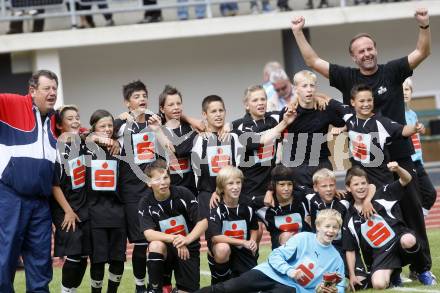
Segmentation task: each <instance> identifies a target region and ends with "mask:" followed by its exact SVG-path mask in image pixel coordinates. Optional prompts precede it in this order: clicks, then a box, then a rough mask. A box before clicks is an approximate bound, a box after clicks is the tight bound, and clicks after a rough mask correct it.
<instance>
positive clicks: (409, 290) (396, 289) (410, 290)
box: [393, 288, 440, 293]
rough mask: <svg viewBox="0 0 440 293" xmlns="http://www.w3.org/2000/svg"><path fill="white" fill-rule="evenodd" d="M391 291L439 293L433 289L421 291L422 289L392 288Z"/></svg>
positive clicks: (439, 292) (439, 291)
mask: <svg viewBox="0 0 440 293" xmlns="http://www.w3.org/2000/svg"><path fill="white" fill-rule="evenodd" d="M393 291H399V292H424V293H426V292H428V293H440V290H435V289H429V288H426V289H423V288H393Z"/></svg>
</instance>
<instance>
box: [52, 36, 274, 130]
mask: <svg viewBox="0 0 440 293" xmlns="http://www.w3.org/2000/svg"><path fill="white" fill-rule="evenodd" d="M60 59H61V67H62V75H63V81H64V100H65V103H75V104H77V105H78V106H79V107H80V109H81V113H82V115H81V116H82V121H83V124H87V123H88V120H89V117H90V114H91V113H92V112H93V110H96V109H98V108H105V109H108V110H109V111H111V112H113V113H115V114H116V113H120V112H121V111H123V110H125V109H124V107H123V104H122V94H121V88H122V85H123V84H125V83H127V82H129V81H132V80H135V79H138V78H139V79H141V80H143V81H144V82H145V83H146V84H147V87H148V89H149V91H150V93H149V96H150V105H151V109H153V110H157V107H158V106H157V104H158V102H157V97H158V95H159V93H160V91H161V90H162V89H163V87H164V85H165V84H167V83H169V84H171V85H174V86H176V87H178V88H179V89H180V90H181V92H182V93H183V95H184V107H185V111H186V112H188V113H189V114H191V115H197V116H199V115H200V113H201V100H202V99H203V98H204V97H205V96H206V95H209V94H219V95H220V96H222V97H223V98H224V99H225V101H226V106H227V111H228V117H230V118H237V117H239V116H240V115H242V114H243V113H244V111H243V107H242V104H241V98H242V94H243V92H244V89H245V88H246V87H247V86H249V85H251V84H258V83H260V82H261V79H262V68H263V66H264V63H265V62H266V61H267V60H282V48H281V33H280V32H278V31H277V32H264V33H248V34H238V35H225V36H223V37H206V38H191V39H178V40H173V41H162V42H149V43H136V44H127V45H123V44H122V45H114V46H105V47H104V46H100V47H87V48H76V49H65V50H61V51H60Z"/></svg>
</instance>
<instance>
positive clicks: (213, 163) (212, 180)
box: [175, 95, 295, 218]
mask: <svg viewBox="0 0 440 293" xmlns="http://www.w3.org/2000/svg"><path fill="white" fill-rule="evenodd" d="M202 110H203V113H202V115H203V117H204V119H206V122H207V131H208V132H210V133H212V135H210V136H209V137H208V138H204V137H203V136H201V135H198V134H197V133H192V134H190V135H188V136H186V138H185V140H184V141H183V142H182V143H181V144H179V145H176V146H175V149H176V156H177V157H180V156H185V155H188V154H191V163H192V165H193V169H194V171H195V173H196V174H197V176H198V183H197V190H198V191H199V194H198V201H199V211H200V212H201V216H202V217H204V218H208V217H209V214H208V213H209V200H210V198H211V195H212V193H213V192H214V191H215V188H216V177H217V174H218V173H219V171H220V170H221V169H222V168H223V167H225V166H228V165H232V166H238V165H239V163H240V161H241V155H242V152H243V150H244V148H243V146H242V143H241V141H240V139H239V136H238V134H241V132H237V133H238V134H237V133H235V132H232V133H230V135H229V137H228V138H227V140H226V141H224V142H221V141H220V139H219V137H218V132H219V131H220V130H222V129H223V126H224V124H225V116H226V110H225V105H224V102H223V99H222V98H221V97H219V96H217V95H210V96H207V97H205V98H204V99H203V102H202ZM285 116H286V117H285V119H283V121H281V122H280V123H279V124H278V125H277V126H275V127H274V128H271V129H270V130H268V131H266V132H265V133H264V134H261V135H260V134H254V133H249V135H247V136H246V137H245V140H247V138H249V137H253V138H252V141H253V145H254V146H255V149H257V148H258V147H259V146H260V144H267V143H268V142H272V141H273V139H274V138H276V137H277V136H278V135H279V134H280V133H281V131H282V130H283V129H284V128H285V127H286V126H287V125H288V124H290V123H291V122H292V121H293V120H294V119H295V116H294V113H293V112H292V111H288V112H287V114H286V115H285Z"/></svg>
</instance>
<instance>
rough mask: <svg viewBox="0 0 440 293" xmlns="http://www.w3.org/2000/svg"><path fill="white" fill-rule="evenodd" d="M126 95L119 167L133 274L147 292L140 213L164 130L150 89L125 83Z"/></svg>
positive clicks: (120, 125)
mask: <svg viewBox="0 0 440 293" xmlns="http://www.w3.org/2000/svg"><path fill="white" fill-rule="evenodd" d="M122 94H123V97H124V103H125V105H126V106H127V108H128V112H124V113H122V114H121V115H119V118H118V119H116V120H115V133H117V137H118V140H119V143H120V144H121V147H122V151H121V155H122V160H121V161H120V167H119V168H120V170H119V193H120V195H121V198H122V200H123V202H124V210H125V215H126V229H127V236H128V240H129V242H130V243H133V244H134V248H133V254H132V264H133V276H134V280H135V284H136V290H137V292H143V291H145V290H146V287H145V275H146V259H147V258H146V253H147V246H148V244H147V242H146V240H145V237H144V235H143V232H142V231H141V229H140V227H139V219H138V216H137V211H138V204H139V200H140V199H141V198H142V195H143V192H144V191H145V190H146V188H147V186H146V184H145V182H144V181H146V179H145V178H144V173H143V170H144V169H145V167H146V166H147V165H148V164H151V163H152V162H154V161H155V160H156V159H157V158H158V157H159V154H162V155H163V153H164V152H163V149H162V147H161V145H162V144H163V143H164V142H163V140H161V139H162V136H161V134H160V132H159V133H158V132H156V131H154V130H153V129H152V128H151V127H150V125H149V119H151V118H152V117H154V116H156V115H152V114H146V112H147V111H148V110H147V109H148V90H147V87H146V86H145V84H144V83H143V82H141V81H139V80H138V81H133V82H130V83H128V84H126V85H124V86H123V89H122Z"/></svg>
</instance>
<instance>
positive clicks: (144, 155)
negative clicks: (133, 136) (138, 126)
mask: <svg viewBox="0 0 440 293" xmlns="http://www.w3.org/2000/svg"><path fill="white" fill-rule="evenodd" d="M148 138H149V137H148V134H145V135H144V136H143V137H142V140H143V141H142V142H139V143H138V144H137V145H136V150H137V156H138V159H139V160H152V159H154V142H152V141H149V140H148Z"/></svg>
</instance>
